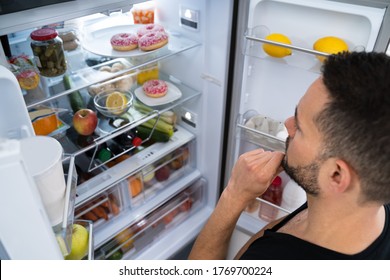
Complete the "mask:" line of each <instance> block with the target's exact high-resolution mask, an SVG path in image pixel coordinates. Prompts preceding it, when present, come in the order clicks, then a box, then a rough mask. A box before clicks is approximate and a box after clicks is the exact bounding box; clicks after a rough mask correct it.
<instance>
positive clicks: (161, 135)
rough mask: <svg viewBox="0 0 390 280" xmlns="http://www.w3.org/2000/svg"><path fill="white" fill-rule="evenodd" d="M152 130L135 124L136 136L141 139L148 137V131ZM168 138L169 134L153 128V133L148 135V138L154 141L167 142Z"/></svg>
mask: <svg viewBox="0 0 390 280" xmlns="http://www.w3.org/2000/svg"><path fill="white" fill-rule="evenodd" d="M151 132H152V129H151V128H149V127H145V126H143V125H139V126H137V136H139V137H140V138H141V139H142V140H145V139H146V138H148V137H149V135H150V133H151ZM169 139H170V136H169V134H167V133H165V132H162V131H158V130H156V129H155V130H154V131H153V134H152V135H150V140H154V141H156V142H168V141H169Z"/></svg>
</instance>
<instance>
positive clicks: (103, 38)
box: [83, 24, 166, 57]
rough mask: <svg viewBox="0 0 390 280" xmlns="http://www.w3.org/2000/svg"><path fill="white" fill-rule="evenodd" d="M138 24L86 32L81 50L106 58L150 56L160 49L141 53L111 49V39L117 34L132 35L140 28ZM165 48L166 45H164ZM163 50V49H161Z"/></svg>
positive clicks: (136, 50) (137, 50) (138, 51)
mask: <svg viewBox="0 0 390 280" xmlns="http://www.w3.org/2000/svg"><path fill="white" fill-rule="evenodd" d="M141 26H142V25H140V24H135V25H117V26H111V27H107V28H102V29H99V30H94V31H90V32H88V35H87V36H86V37H85V38H84V40H83V48H84V49H86V50H87V51H90V52H92V53H94V54H97V55H101V56H107V57H137V56H143V55H149V54H152V53H154V52H156V51H158V50H160V49H162V48H159V49H156V50H153V51H148V52H145V51H141V50H140V49H138V48H137V49H135V50H131V51H127V52H121V51H116V50H114V49H113V48H112V46H111V43H110V40H111V37H112V36H114V35H115V34H118V33H134V34H137V30H138V29H139V28H140V27H141ZM165 46H166V45H165ZM163 48H164V47H163Z"/></svg>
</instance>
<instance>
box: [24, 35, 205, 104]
mask: <svg viewBox="0 0 390 280" xmlns="http://www.w3.org/2000/svg"><path fill="white" fill-rule="evenodd" d="M169 38H170V39H169V43H168V45H167V46H166V47H163V48H161V49H159V50H158V51H156V52H153V53H152V54H148V53H145V55H143V56H137V58H136V59H135V58H126V59H122V60H124V61H126V64H125V68H124V69H123V70H120V71H118V72H115V73H110V74H107V75H96V76H95V77H94V78H93V79H86V78H85V74H86V73H87V72H91V71H93V70H94V69H95V70H96V68H97V67H100V66H103V65H104V64H106V63H107V62H106V63H102V64H99V65H95V66H93V67H88V66H87V65H86V66H85V67H84V68H80V69H76V70H74V69H72V70H69V71H68V75H70V77H71V80H73V81H74V83H75V86H74V87H72V89H69V90H65V89H63V90H62V91H60V92H55V93H53V92H51V90H50V88H51V87H53V86H56V85H58V84H61V83H62V79H63V78H62V76H60V77H55V78H44V77H42V79H41V80H42V82H41V85H40V87H39V88H38V89H37V91H41V92H43V93H41V94H36V97H34V98H32V100H28V99H27V98H26V97H27V96H25V101H26V104H27V108H28V109H31V108H33V107H36V106H38V105H41V104H44V103H48V102H50V101H54V100H56V99H59V98H61V97H63V96H66V95H68V94H70V93H72V92H74V91H77V90H82V89H84V88H87V87H89V86H92V85H94V84H96V83H102V82H105V81H107V80H109V79H114V78H117V77H120V76H122V75H125V74H129V73H132V72H134V73H135V72H136V71H137V69H140V68H142V67H146V66H148V65H152V64H154V63H157V62H158V61H161V60H163V59H166V58H169V57H171V56H174V55H177V54H179V53H181V52H184V51H186V50H189V49H192V48H195V47H197V46H200V43H197V42H195V41H192V40H189V39H187V38H185V37H183V36H182V35H181V34H178V33H173V34H170V37H169ZM80 51H81V50H80ZM80 57H81V58H83V55H80ZM114 59H115V58H114ZM114 59H113V60H114ZM116 60H117V59H116ZM109 61H110V59H108V62H109ZM69 72H70V73H69ZM90 76H92V75H90ZM46 91H47V92H48V93H46ZM28 94H30V92H27V95H28ZM33 94H34V93H31V95H33Z"/></svg>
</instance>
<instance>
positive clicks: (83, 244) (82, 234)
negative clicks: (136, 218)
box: [65, 224, 89, 260]
mask: <svg viewBox="0 0 390 280" xmlns="http://www.w3.org/2000/svg"><path fill="white" fill-rule="evenodd" d="M88 240H89V233H88V231H87V229H86V228H85V227H84V226H82V225H79V224H73V227H72V246H71V250H70V254H69V255H67V256H66V257H65V259H67V260H81V259H82V258H83V257H84V256H85V255H86V254H87V251H88Z"/></svg>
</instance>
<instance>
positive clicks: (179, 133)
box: [0, 0, 232, 259]
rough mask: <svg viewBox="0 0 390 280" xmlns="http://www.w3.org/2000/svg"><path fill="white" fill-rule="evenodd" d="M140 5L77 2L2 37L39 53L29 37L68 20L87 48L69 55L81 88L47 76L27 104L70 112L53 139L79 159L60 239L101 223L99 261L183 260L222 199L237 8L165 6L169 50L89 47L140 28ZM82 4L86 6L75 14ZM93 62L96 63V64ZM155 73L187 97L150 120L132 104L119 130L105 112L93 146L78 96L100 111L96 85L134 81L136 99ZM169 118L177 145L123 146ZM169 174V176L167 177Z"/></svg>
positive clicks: (161, 14)
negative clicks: (136, 11)
mask: <svg viewBox="0 0 390 280" xmlns="http://www.w3.org/2000/svg"><path fill="white" fill-rule="evenodd" d="M81 2H83V3H81ZM84 2H86V3H84ZM129 2H130V3H129ZM140 2H142V1H114V2H113V3H112V5H109V4H107V3H106V2H105V1H71V2H69V3H61V4H56V5H52V6H45V7H41V8H36V9H33V10H30V11H29V13H27V12H26V11H21V12H17V13H15V14H8V15H1V16H0V22H4V23H6V24H4V25H2V26H3V27H2V29H1V35H8V39H9V42H10V49H11V51H12V55H18V54H21V53H25V54H27V55H28V56H31V55H32V53H31V49H30V45H29V40H28V37H29V34H30V33H31V31H33V30H34V29H36V28H39V27H42V26H44V25H52V24H55V23H60V25H59V26H58V25H57V28H58V30H59V32H61V30H62V31H69V30H72V31H74V32H75V33H76V34H77V36H79V37H78V39H79V44H80V45H79V46H78V47H77V48H76V49H75V50H71V51H65V56H66V59H67V66H68V69H67V75H69V77H70V80H71V89H68V88H67V87H66V86H65V85H64V83H63V77H62V76H60V77H53V78H45V77H41V79H40V84H39V86H38V88H36V89H34V90H25V91H23V94H24V95H23V97H24V99H25V102H26V107H27V109H28V110H30V111H31V110H33V109H36V108H40V107H42V106H49V107H50V108H60V109H61V113H58V118H59V119H60V121H61V122H62V127H61V129H58V130H56V131H55V133H54V134H51V135H50V136H53V137H55V138H57V140H58V141H59V142H60V143H61V144H62V146H63V148H64V161H63V163H64V168H65V169H66V168H68V167H69V159H74V162H75V170H77V174H78V180H77V186H74V190H73V191H74V192H75V194H74V198H73V199H70V201H69V204H70V210H69V211H70V212H71V214H72V215H70V217H67V218H69V219H68V220H67V221H69V223H68V224H66V225H65V226H62V227H61V226H60V227H59V229H58V227H57V228H56V229H55V230H58V231H56V235H58V234H59V235H60V236H62V237H64V239H65V240H66V242H68V243H69V228H70V227H69V224H71V223H72V222H73V220H74V219H75V220H76V221H77V220H83V221H84V220H86V221H88V222H89V224H91V225H92V226H93V227H92V228H93V231H92V230H91V231H90V233H91V237H92V238H91V240H92V241H93V243H91V244H90V246H91V247H92V248H90V252H91V250H92V255H94V256H95V258H99V259H120V258H123V259H127V258H128V259H167V258H170V257H173V256H175V255H177V254H178V253H179V252H180V250H181V249H182V248H184V247H185V246H186V245H188V244H190V243H191V242H192V241H193V239H194V238H195V237H196V236H197V234H198V232H199V230H200V229H201V227H202V226H203V224H204V223H205V221H206V220H207V218H208V216H209V215H210V213H211V211H212V209H213V208H214V205H215V203H216V200H217V198H218V196H219V184H220V179H221V178H220V169H221V162H220V157H221V152H222V142H223V138H222V137H223V121H224V119H223V117H224V113H225V112H224V109H225V108H224V104H225V98H226V85H227V71H228V57H229V46H230V42H229V40H230V35H229V34H230V29H229V28H230V24H229V23H230V20H231V11H232V3H231V2H232V1H229V2H226V1H224V2H223V4H224V5H221V4H222V1H211V2H210V1H205V0H204V1H155V5H156V9H155V22H158V23H160V24H162V25H163V26H164V28H165V29H166V30H167V31H168V32H169V36H170V38H169V43H168V45H167V47H165V48H162V49H161V50H159V51H157V52H154V53H151V54H149V55H145V56H137V57H136V56H126V55H123V57H118V56H115V57H108V58H107V57H105V56H104V54H101V53H97V54H96V52H95V53H92V52H90V51H88V48H86V47H83V42H86V40H88V39H89V38H90V37H91V36H92V38H94V39H96V40H98V39H99V36H101V35H105V34H104V32H105V31H107V30H114V29H115V28H117V27H118V26H130V25H131V24H132V21H133V17H132V14H131V12H130V9H131V8H132V5H131V4H136V3H140ZM72 5H73V7H74V5H77V6H78V7H79V8H80V9H79V10H78V11H77V12H75V11H74V9H73V8H72ZM58 8H61V9H62V10H61V12H60V11H59V10H58ZM118 8H121V9H122V10H119V11H118V10H117V9H118ZM187 9H190V11H192V13H193V14H192V15H196V18H195V19H194V18H192V20H196V21H197V28H196V29H194V28H192V27H187V26H184V25H183V24H181V20H180V15H183V13H184V12H185V11H186V10H187ZM49 12H51V14H52V16H48V15H47V13H49ZM221 26H223V27H224V28H220V27H221ZM115 30H116V29H115ZM93 36H95V37H93ZM98 52H99V51H98ZM1 53H2V55H1V57H2V60H1V61H2V64H5V65H7V66H8V63H5V62H4V61H6V57H5V53H4V50H3V49H2V52H1ZM91 61H93V62H94V64H95V65H88V62H91ZM115 63H117V64H120V65H121V70H120V71H119V72H115V73H110V74H109V75H108V76H107V75H106V74H105V73H102V71H100V69H101V68H102V67H109V68H113V66H114V64H115ZM145 69H146V71H149V70H150V71H152V72H148V73H149V74H150V73H154V75H155V74H156V71H157V72H158V75H159V78H160V79H163V80H166V81H169V82H170V83H172V84H173V85H174V86H176V87H177V88H178V90H179V91H180V92H181V97H180V98H179V99H177V100H175V101H172V102H168V103H167V104H163V105H161V106H154V107H153V106H152V107H153V108H152V110H150V111H149V112H148V113H144V112H143V113H140V112H139V111H137V109H135V108H134V107H132V108H131V109H130V111H129V113H130V115H131V116H132V118H131V119H130V120H129V123H128V124H127V125H124V126H123V127H119V128H116V127H113V122H112V121H110V120H109V119H107V118H104V117H103V116H100V115H99V124H98V127H97V129H96V130H95V132H94V135H93V139H86V138H85V137H80V135H78V134H77V133H76V131H75V129H74V127H73V125H72V117H73V113H74V112H73V111H72V108H71V106H70V102H69V99H68V98H69V95H70V94H71V93H72V92H74V91H79V92H80V94H81V96H82V99H83V101H84V104H85V106H87V107H89V108H93V103H91V102H92V101H91V100H92V99H91V96H90V95H91V90H93V86H96V85H98V86H99V87H102V86H107V85H110V86H112V85H114V86H117V84H116V83H119V82H121V81H126V84H129V83H130V84H131V89H130V91H131V92H135V90H136V89H137V88H138V87H139V84H138V82H137V78H139V76H138V75H139V74H140V73H144V74H145V73H146V71H145ZM153 69H154V70H153ZM156 69H157V70H156ZM142 71H143V72H142ZM153 71H154V72H153ZM150 75H151V74H150ZM91 87H92V88H91ZM91 106H92V107H91ZM62 109H63V110H62ZM167 111H173V112H174V113H175V114H176V117H177V125H176V129H175V132H174V134H173V136H172V137H171V138H170V139H169V141H168V142H164V143H163V142H156V143H153V144H151V145H149V143H148V141H149V140H148V139H146V140H144V141H143V142H142V145H141V146H142V149H140V148H136V147H130V148H124V147H122V146H121V143H120V142H118V137H119V136H120V135H123V134H126V133H127V132H129V131H130V130H132V129H134V128H136V127H137V126H139V125H140V124H142V123H144V122H147V121H149V120H151V119H154V118H157V117H159V116H160V115H161V114H163V113H164V112H167ZM105 147H108V149H109V150H110V151H111V152H112V154H111V156H112V157H111V158H110V159H109V160H108V161H106V160H103V159H102V157H99V152H100V151H101V150H102V149H103V148H104V149H105ZM114 149H115V152H114ZM123 156H126V157H123ZM177 162H180V164H179V166H178V165H177ZM162 169H164V170H165V171H164V172H165V173H163V175H157V173H159V171H160V170H162ZM166 172H168V174H167V173H166ZM161 173H162V172H160V174H161ZM161 176H162V177H161ZM69 211H68V212H67V213H69ZM24 223H25V226H28V225H31V226H33V224H34V221H32V220H28V219H26V220H25V221H24ZM92 233H93V234H92ZM3 245H4V244H3ZM90 255H91V254H89V256H88V258H90Z"/></svg>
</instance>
